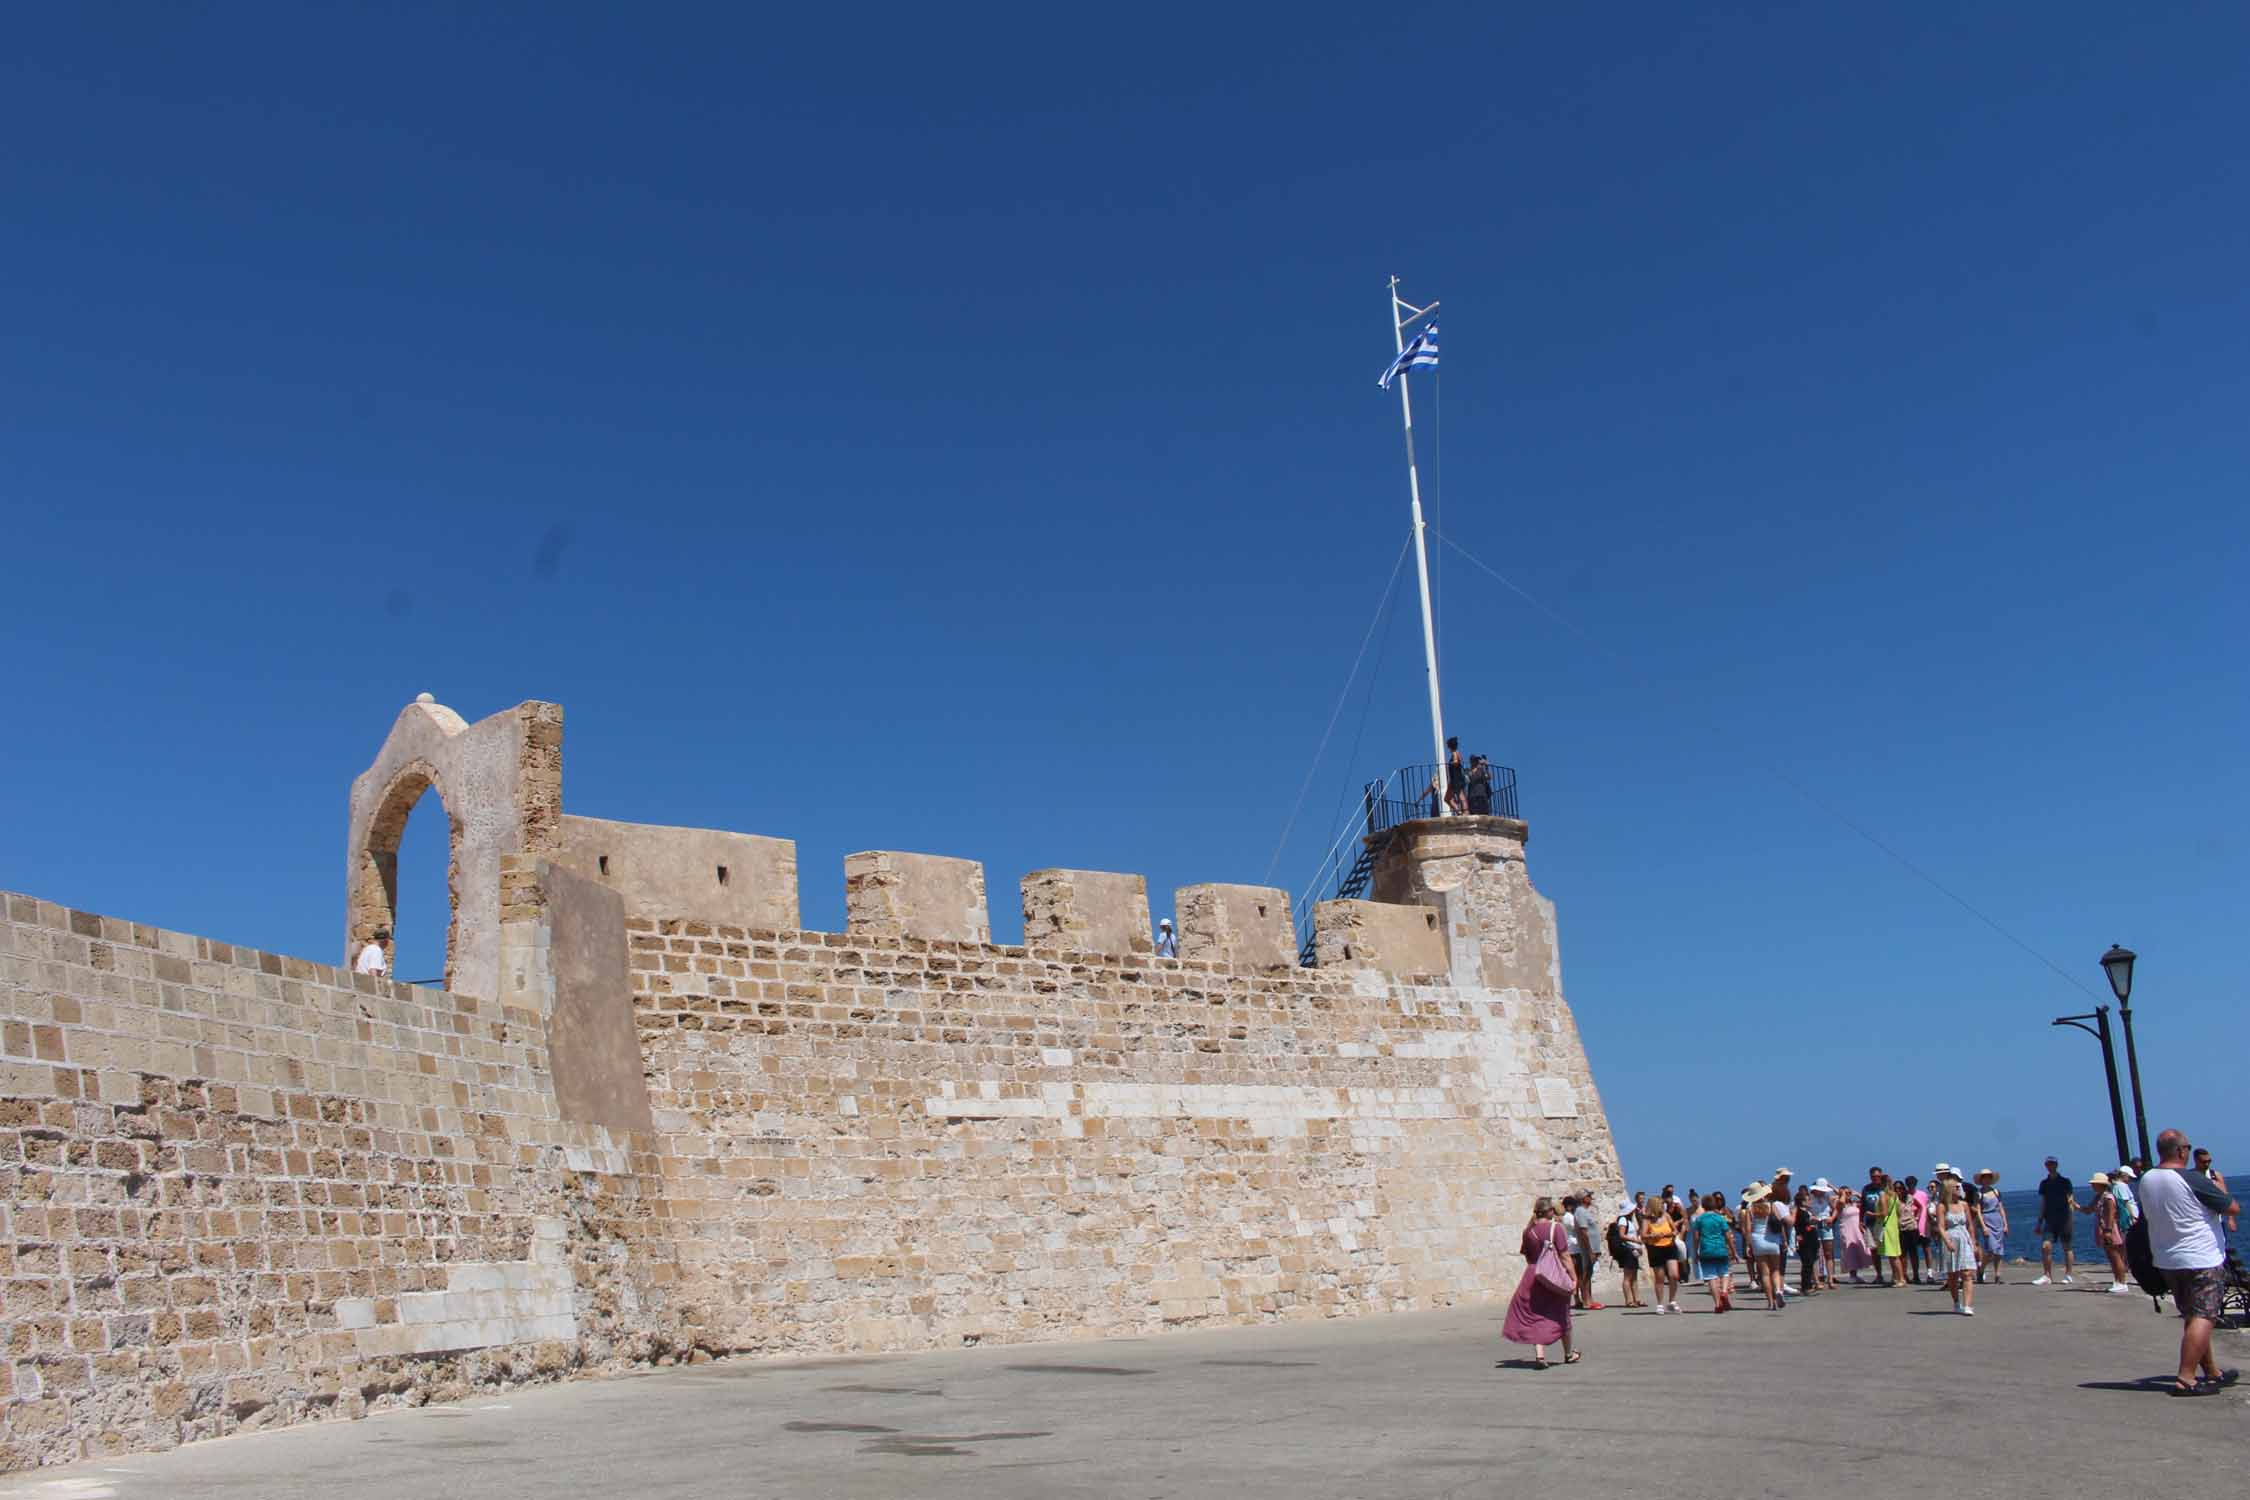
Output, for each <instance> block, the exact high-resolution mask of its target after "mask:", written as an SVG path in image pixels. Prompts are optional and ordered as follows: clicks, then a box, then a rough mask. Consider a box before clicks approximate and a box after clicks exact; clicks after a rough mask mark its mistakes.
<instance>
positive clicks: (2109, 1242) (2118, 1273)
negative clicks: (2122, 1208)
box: [2086, 1172, 2133, 1297]
mask: <svg viewBox="0 0 2250 1500" xmlns="http://www.w3.org/2000/svg"><path fill="white" fill-rule="evenodd" d="M2086 1185H2087V1186H2088V1187H2090V1188H2092V1189H2093V1190H2094V1243H2095V1244H2096V1245H2099V1246H2100V1247H2101V1252H2102V1255H2103V1256H2104V1257H2105V1258H2107V1259H2108V1261H2109V1289H2110V1291H2111V1292H2113V1293H2115V1294H2116V1295H2117V1296H2120V1297H2123V1296H2129V1295H2130V1294H2131V1293H2132V1290H2133V1285H2132V1282H2133V1273H2132V1272H2131V1271H2130V1270H2129V1269H2127V1268H2126V1265H2125V1226H2124V1225H2123V1224H2122V1223H2120V1222H2119V1221H2118V1216H2117V1214H2118V1210H2117V1199H2116V1197H2115V1196H2114V1195H2113V1194H2112V1193H2111V1192H2110V1190H2109V1174H2108V1173H2107V1172H2096V1173H2095V1174H2094V1175H2093V1176H2092V1177H2090V1178H2088V1179H2087V1182H2086Z"/></svg>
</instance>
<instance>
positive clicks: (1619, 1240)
mask: <svg viewBox="0 0 2250 1500" xmlns="http://www.w3.org/2000/svg"><path fill="white" fill-rule="evenodd" d="M1609 1253H1610V1254H1612V1255H1616V1256H1622V1255H1624V1253H1625V1221H1624V1220H1623V1219H1612V1220H1610V1221H1609Z"/></svg>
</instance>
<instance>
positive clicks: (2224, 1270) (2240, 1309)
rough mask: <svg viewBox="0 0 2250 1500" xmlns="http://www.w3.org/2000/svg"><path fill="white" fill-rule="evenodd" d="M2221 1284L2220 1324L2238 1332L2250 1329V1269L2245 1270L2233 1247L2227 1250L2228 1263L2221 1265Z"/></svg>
mask: <svg viewBox="0 0 2250 1500" xmlns="http://www.w3.org/2000/svg"><path fill="white" fill-rule="evenodd" d="M2219 1285H2220V1289H2221V1290H2220V1299H2219V1326H2220V1327H2222V1328H2232V1329H2234V1330H2235V1331H2236V1332H2238V1333H2239V1332H2241V1331H2242V1330H2244V1329H2250V1271H2245V1270H2243V1268H2242V1261H2241V1260H2240V1259H2239V1258H2238V1257H2237V1256H2236V1255H2235V1253H2234V1250H2233V1249H2232V1247H2229V1248H2228V1250H2227V1259H2226V1264H2225V1265H2224V1266H2222V1267H2220V1283H2219Z"/></svg>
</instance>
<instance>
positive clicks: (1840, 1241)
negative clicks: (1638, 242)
mask: <svg viewBox="0 0 2250 1500" xmlns="http://www.w3.org/2000/svg"><path fill="white" fill-rule="evenodd" d="M1846 1181H1847V1184H1848V1182H1849V1179H1846ZM1842 1196H1843V1200H1844V1204H1843V1207H1842V1208H1841V1209H1839V1210H1838V1211H1837V1214H1836V1257H1837V1261H1838V1263H1839V1264H1841V1265H1842V1267H1843V1268H1844V1270H1845V1271H1846V1272H1848V1273H1849V1274H1850V1276H1851V1278H1852V1280H1854V1281H1857V1280H1859V1273H1860V1272H1862V1271H1864V1270H1866V1269H1867V1268H1868V1267H1869V1266H1871V1265H1873V1264H1875V1253H1874V1252H1873V1251H1872V1250H1870V1249H1868V1248H1867V1232H1866V1229H1865V1228H1864V1227H1863V1226H1862V1225H1861V1223H1860V1215H1859V1194H1857V1193H1851V1192H1847V1193H1845V1194H1843V1195H1842Z"/></svg>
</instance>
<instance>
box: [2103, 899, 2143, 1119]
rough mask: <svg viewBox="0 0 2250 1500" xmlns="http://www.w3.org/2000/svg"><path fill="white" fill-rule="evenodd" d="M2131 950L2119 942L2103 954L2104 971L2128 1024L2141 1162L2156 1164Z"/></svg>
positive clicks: (2127, 1047)
mask: <svg viewBox="0 0 2250 1500" xmlns="http://www.w3.org/2000/svg"><path fill="white" fill-rule="evenodd" d="M2137 957H2139V955H2138V954H2136V953H2134V952H2133V950H2132V949H2130V948H2120V947H2118V946H2117V945H2116V944H2115V943H2111V944H2110V945H2109V951H2108V952H2107V953H2104V954H2103V955H2102V972H2103V973H2104V974H2106V975H2108V976H2109V989H2110V993H2111V994H2113V995H2115V996H2116V997H2117V1013H2118V1015H2119V1016H2120V1017H2121V1018H2122V1019H2123V1020H2124V1022H2125V1072H2126V1074H2127V1075H2128V1076H2129V1077H2130V1078H2131V1079H2132V1080H2133V1130H2134V1133H2135V1134H2136V1135H2138V1136H2139V1138H2140V1142H2141V1160H2143V1161H2154V1160H2155V1158H2154V1157H2153V1156H2151V1155H2150V1154H2149V1149H2148V1115H2147V1113H2146V1112H2145V1111H2144V1110H2143V1109H2142V1108H2141V1059H2140V1054H2139V1053H2137V1052H2135V1051H2134V1050H2133V960H2134V959H2135V958H2137Z"/></svg>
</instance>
